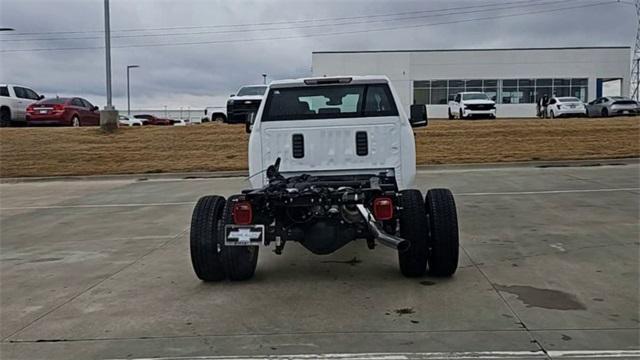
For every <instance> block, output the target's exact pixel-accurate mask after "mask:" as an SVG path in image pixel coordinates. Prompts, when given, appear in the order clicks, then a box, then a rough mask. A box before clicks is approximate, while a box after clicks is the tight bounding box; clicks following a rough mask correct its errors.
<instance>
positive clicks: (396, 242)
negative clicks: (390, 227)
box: [356, 204, 411, 252]
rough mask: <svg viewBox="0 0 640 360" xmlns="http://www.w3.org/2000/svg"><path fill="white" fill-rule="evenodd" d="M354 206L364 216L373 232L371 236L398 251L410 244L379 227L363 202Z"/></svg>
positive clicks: (404, 249) (407, 247)
mask: <svg viewBox="0 0 640 360" xmlns="http://www.w3.org/2000/svg"><path fill="white" fill-rule="evenodd" d="M356 208H357V209H358V211H359V212H360V215H362V217H363V218H364V220H365V221H366V222H367V225H368V226H369V230H370V231H371V233H372V234H373V237H374V238H375V239H376V241H378V242H379V243H380V244H382V245H384V246H388V247H390V248H392V249H396V250H398V251H399V252H405V251H407V250H408V249H409V246H411V243H410V242H409V241H407V240H405V239H403V238H399V237H397V236H393V235H389V234H387V233H386V232H384V230H382V229H381V228H380V225H378V223H377V222H376V220H375V218H374V217H373V214H372V213H371V212H370V211H369V209H367V208H366V207H365V206H364V205H363V204H356Z"/></svg>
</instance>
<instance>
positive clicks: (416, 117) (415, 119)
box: [409, 104, 428, 128]
mask: <svg viewBox="0 0 640 360" xmlns="http://www.w3.org/2000/svg"><path fill="white" fill-rule="evenodd" d="M410 113H411V116H409V124H411V127H414V128H415V127H423V126H427V124H428V119H427V106H426V105H423V104H413V105H411V108H410Z"/></svg>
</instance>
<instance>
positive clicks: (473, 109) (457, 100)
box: [449, 91, 496, 120]
mask: <svg viewBox="0 0 640 360" xmlns="http://www.w3.org/2000/svg"><path fill="white" fill-rule="evenodd" d="M470 117H488V118H495V117H496V102H495V101H493V100H491V99H490V98H489V97H488V96H487V94H485V93H483V92H475V91H467V92H461V93H457V94H456V95H455V97H454V98H453V99H452V100H451V101H449V120H452V119H454V118H458V119H460V120H462V119H464V118H470Z"/></svg>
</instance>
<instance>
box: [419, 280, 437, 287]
mask: <svg viewBox="0 0 640 360" xmlns="http://www.w3.org/2000/svg"><path fill="white" fill-rule="evenodd" d="M435 284H436V283H435V282H433V281H429V280H424V281H420V285H424V286H431V285H435Z"/></svg>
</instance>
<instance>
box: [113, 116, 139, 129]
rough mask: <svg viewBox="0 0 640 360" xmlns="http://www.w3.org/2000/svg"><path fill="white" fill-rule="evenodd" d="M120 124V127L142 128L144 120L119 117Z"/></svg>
mask: <svg viewBox="0 0 640 360" xmlns="http://www.w3.org/2000/svg"><path fill="white" fill-rule="evenodd" d="M118 123H119V124H120V126H142V125H144V124H143V123H142V120H140V119H136V118H134V117H133V115H119V116H118Z"/></svg>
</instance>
